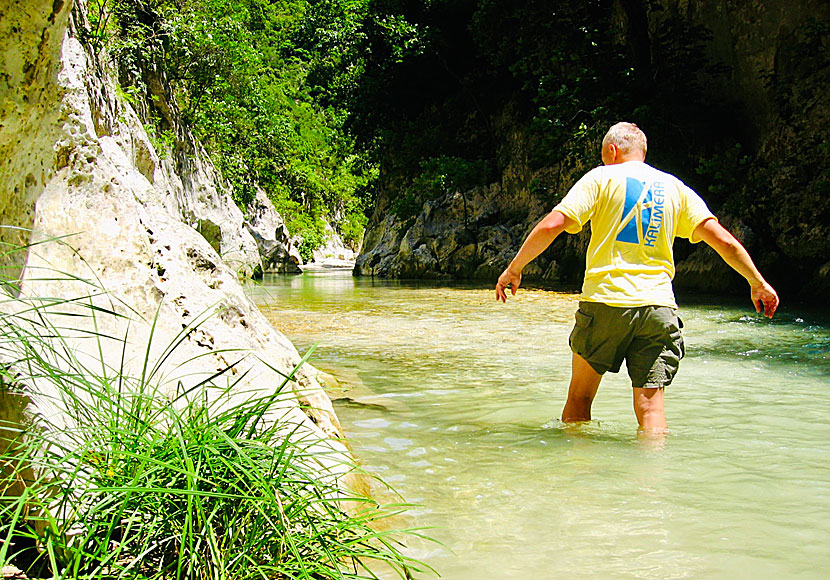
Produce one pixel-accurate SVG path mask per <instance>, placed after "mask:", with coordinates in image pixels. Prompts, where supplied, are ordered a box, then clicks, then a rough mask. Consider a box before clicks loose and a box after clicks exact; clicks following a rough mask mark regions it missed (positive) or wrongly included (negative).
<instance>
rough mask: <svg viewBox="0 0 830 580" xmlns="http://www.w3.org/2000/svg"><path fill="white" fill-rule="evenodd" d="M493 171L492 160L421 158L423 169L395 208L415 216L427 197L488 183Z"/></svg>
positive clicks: (401, 213) (403, 214) (406, 215)
mask: <svg viewBox="0 0 830 580" xmlns="http://www.w3.org/2000/svg"><path fill="white" fill-rule="evenodd" d="M490 175H491V171H490V169H489V166H488V163H487V162H486V161H484V160H482V159H473V160H468V159H463V158H461V157H450V156H447V155H442V156H441V157H430V158H427V159H424V160H422V161H421V173H420V174H419V175H418V176H416V177H415V178H414V179H413V180H412V184H411V185H410V186H409V187H407V188H406V190H405V191H404V193H403V195H400V196H398V197H397V198H396V199H395V200H394V201H393V203H392V207H391V210H392V212H393V213H394V214H395V215H397V216H399V217H401V218H403V219H410V218H412V217H415V216H416V215H417V214H418V213H419V212H420V210H421V208H422V207H423V204H424V202H425V201H429V200H433V199H436V198H438V197H440V196H441V195H444V194H446V193H454V192H456V191H460V192H462V193H465V192H467V191H469V190H471V189H473V188H474V187H477V186H480V185H484V184H486V183H487V179H488V178H489V176H490Z"/></svg>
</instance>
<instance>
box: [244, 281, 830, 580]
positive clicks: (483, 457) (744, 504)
mask: <svg viewBox="0 0 830 580" xmlns="http://www.w3.org/2000/svg"><path fill="white" fill-rule="evenodd" d="M250 294H251V295H252V297H254V299H255V300H256V301H257V303H258V304H259V305H260V308H261V309H262V310H263V312H264V313H265V314H266V316H267V317H268V318H269V319H270V320H271V321H272V322H273V324H274V325H275V327H276V328H278V329H279V330H281V331H282V332H284V333H285V334H286V335H287V336H288V337H289V338H290V339H291V340H292V341H293V342H294V344H295V345H296V346H297V347H298V349H299V350H300V351H301V352H304V351H305V350H306V349H308V348H310V347H311V346H312V345H315V344H316V345H317V348H316V350H315V352H314V354H313V356H312V358H311V363H312V364H314V365H315V366H317V367H318V368H320V369H323V370H326V371H328V372H330V373H332V374H333V375H335V376H336V377H337V378H338V379H339V380H340V381H341V383H342V385H343V388H344V389H345V390H346V392H347V393H351V394H350V395H348V397H349V398H348V399H342V400H340V401H338V402H337V403H336V409H337V413H338V416H339V417H340V420H341V422H342V424H343V427H344V429H345V431H346V434H347V436H348V437H349V439H350V440H351V443H352V446H353V447H354V449H355V451H356V454H357V455H358V456H359V457H360V459H361V462H362V464H363V466H364V467H365V468H366V469H367V470H369V471H370V472H373V473H376V474H378V475H380V476H381V477H382V478H383V479H384V480H385V481H386V482H388V483H389V484H391V485H392V486H393V487H394V488H395V490H396V491H397V492H398V493H400V495H401V496H402V498H403V499H404V500H405V501H407V502H411V503H414V504H417V506H415V507H413V508H411V509H410V510H409V512H408V514H407V515H406V517H405V518H404V519H403V520H402V522H403V523H405V525H407V526H414V527H424V528H428V532H427V533H428V534H429V535H430V536H432V537H433V538H435V539H436V540H438V541H440V542H441V544H440V545H439V544H434V543H430V542H425V541H420V540H414V539H413V540H410V541H409V542H408V543H409V551H410V553H411V554H412V555H413V556H415V557H417V558H420V559H422V560H424V561H425V562H427V563H428V564H429V565H431V566H433V567H434V568H435V569H436V570H437V571H438V572H439V573H440V574H441V576H442V577H443V578H447V579H450V580H490V579H493V580H502V579H505V580H507V579H517V580H518V579H522V580H546V579H549V578H568V579H586V580H587V579H635V578H638V579H639V578H649V579H653V580H668V579H680V578H689V579H697V580H706V579H712V580H715V579H718V580H720V579H733V578H751V579H753V580H762V579H765V578H770V579H773V578H774V579H777V580H778V579H781V578H787V579H823V578H828V577H830V549H828V547H827V546H828V540H829V539H830V316H828V315H827V313H823V312H821V311H815V310H805V309H801V308H799V307H797V306H789V305H785V306H784V307H782V309H781V311H780V312H779V314H778V315H777V316H776V318H775V319H774V320H773V321H771V322H770V321H767V320H764V319H762V317H760V316H759V315H756V314H755V312H754V310H752V308H751V305H750V303H749V300H748V299H747V300H746V303H743V302H734V303H732V302H719V303H711V302H707V301H705V300H701V299H697V300H694V301H690V300H688V299H687V300H685V301H681V317H682V318H683V321H684V323H685V329H684V332H685V337H686V346H687V356H686V358H685V359H684V360H683V362H682V364H681V368H680V372H679V374H678V376H677V378H676V379H675V381H674V383H673V384H672V385H671V386H670V387H669V388H668V389H667V393H666V405H667V413H666V414H667V419H668V422H669V428H670V433H669V434H668V436H667V437H665V438H664V439H662V440H656V441H655V440H643V439H641V438H639V437H638V436H637V430H636V426H637V423H636V419H635V417H634V412H633V409H632V404H631V388H630V384H629V382H628V379H627V376H626V374H625V370H624V368H623V372H622V373H620V374H619V375H613V374H610V375H606V377H605V378H604V379H603V382H602V385H601V387H600V390H599V394H598V396H597V399H596V401H595V403H594V409H593V416H594V420H593V421H592V422H591V423H590V424H586V425H582V426H578V427H574V426H565V425H562V424H561V423H559V422H558V420H557V417H558V416H559V414H560V412H561V409H562V404H563V403H564V399H565V395H566V392H567V385H568V379H569V375H570V351H569V350H568V346H567V337H568V334H569V332H570V329H571V326H572V320H573V312H574V310H575V309H576V306H577V301H578V298H577V296H576V295H575V294H569V293H557V292H553V291H546V290H525V289H522V290H520V291H519V294H518V295H517V296H516V297H515V298H511V299H510V300H509V301H508V303H507V304H501V303H499V302H497V301H496V300H495V299H494V293H493V290H492V289H491V288H485V287H483V286H481V285H479V286H475V285H462V284H454V285H446V284H439V283H415V282H394V281H383V280H377V279H374V280H373V279H368V278H353V277H352V276H351V273H350V272H349V271H348V270H342V269H341V270H338V269H322V270H317V271H307V272H305V273H304V274H301V275H293V276H273V277H269V278H266V280H265V281H264V283H263V284H262V285H260V286H256V287H251V289H250ZM425 577H429V576H425Z"/></svg>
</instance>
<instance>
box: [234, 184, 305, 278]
mask: <svg viewBox="0 0 830 580" xmlns="http://www.w3.org/2000/svg"><path fill="white" fill-rule="evenodd" d="M246 215H247V217H246V219H245V229H247V230H248V232H249V233H250V234H251V236H253V238H254V240H256V243H257V248H258V249H259V255H260V258H261V259H262V271H263V272H280V273H287V274H296V273H299V272H302V270H301V269H300V264H302V263H303V259H302V258H301V257H300V251H299V250H298V249H297V246H296V245H295V244H294V242H293V240H292V239H291V235H290V234H289V233H288V228H287V227H285V221H284V220H283V219H282V216H281V215H280V214H279V212H277V210H276V209H275V208H274V204H273V203H271V200H270V199H268V194H266V193H265V192H264V191H263V190H262V189H260V188H257V192H256V197H254V200H253V201H252V202H251V203H250V204H249V205H248V208H247V211H246Z"/></svg>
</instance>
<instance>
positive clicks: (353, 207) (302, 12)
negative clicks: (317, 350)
mask: <svg viewBox="0 0 830 580" xmlns="http://www.w3.org/2000/svg"><path fill="white" fill-rule="evenodd" d="M360 10H361V3H360V2H357V3H352V2H339V3H334V4H332V5H331V6H327V5H326V3H320V4H316V3H310V2H306V1H302V0H280V1H271V0H234V1H230V0H198V1H197V0H192V1H191V0H90V2H89V6H88V23H89V26H88V28H87V29H86V30H85V31H82V33H84V34H85V35H86V37H87V38H86V39H87V40H88V43H89V44H90V45H91V46H93V48H94V49H95V50H98V51H99V54H102V55H104V54H106V55H108V56H109V57H111V58H112V59H113V61H114V63H115V65H116V66H117V70H118V72H119V78H120V84H121V87H122V89H123V91H124V94H125V96H126V97H127V98H128V99H131V100H132V101H133V103H134V104H136V105H137V106H138V107H139V110H140V112H141V113H142V114H143V116H144V118H145V122H146V125H147V128H148V131H149V132H150V133H151V136H153V137H154V139H155V140H156V141H157V142H158V144H159V145H161V147H159V149H160V150H161V151H162V152H164V150H165V147H164V146H165V145H166V146H168V147H172V146H173V145H176V144H177V139H178V138H179V137H180V135H177V134H176V131H177V125H179V124H181V125H183V126H186V127H189V128H190V129H191V130H192V131H193V133H194V135H195V136H196V137H197V138H198V139H199V140H200V141H201V143H202V144H203V145H204V146H205V147H206V148H207V150H208V151H209V152H210V154H211V156H212V157H213V159H214V161H215V162H216V164H217V166H218V167H219V168H220V170H221V171H222V173H223V175H224V176H225V177H226V178H227V179H228V180H229V182H230V184H231V185H232V187H233V195H234V197H235V199H236V200H237V202H238V203H239V204H240V206H242V207H245V205H246V204H247V202H249V201H250V200H251V199H252V198H253V196H254V194H255V188H256V187H262V188H263V189H264V190H265V191H266V192H267V193H268V195H269V197H270V198H271V199H272V201H274V203H275V205H276V207H277V209H278V211H280V212H281V213H282V214H283V216H284V217H285V218H286V220H287V224H288V226H289V230H290V231H291V233H292V234H299V235H301V236H302V237H303V240H304V246H305V247H304V248H303V249H304V253H305V254H306V257H308V254H309V253H310V250H311V249H312V248H313V247H315V246H317V245H319V243H320V242H322V241H323V240H322V237H323V222H322V219H325V220H328V221H330V222H333V225H334V226H335V228H336V229H337V230H339V232H340V233H341V234H342V235H343V237H344V239H345V240H346V241H347V242H351V243H352V244H354V245H356V244H357V243H359V241H360V237H361V235H362V231H363V227H364V225H365V222H366V212H367V207H368V204H369V203H370V199H369V197H368V196H369V193H368V187H369V185H370V184H371V182H372V181H373V179H374V178H375V176H376V174H377V168H376V165H374V164H373V163H371V162H370V161H369V159H368V158H367V157H366V156H365V155H363V154H361V152H360V150H358V149H356V148H355V147H354V146H353V143H352V139H351V138H350V137H349V136H348V134H347V133H346V132H345V131H344V130H343V124H344V120H345V118H346V115H347V110H346V108H345V107H344V105H343V104H342V103H339V102H337V100H335V99H323V98H322V97H323V92H324V91H325V90H326V89H323V88H321V86H320V85H317V84H314V81H313V79H311V78H310V72H311V71H313V70H323V69H325V68H331V67H334V68H337V67H340V59H341V53H342V51H343V50H344V46H345V45H346V44H347V43H348V42H349V39H350V34H351V28H352V27H353V25H354V21H355V20H356V19H358V18H360V17H361V16H362V13H361V12H360ZM101 49H106V50H101ZM340 78H341V79H343V78H344V75H343V74H341V75H340ZM324 101H325V104H323V103H324ZM143 102H149V103H151V105H150V106H147V107H142V106H141V105H142V103H143ZM179 121H182V122H183V123H179Z"/></svg>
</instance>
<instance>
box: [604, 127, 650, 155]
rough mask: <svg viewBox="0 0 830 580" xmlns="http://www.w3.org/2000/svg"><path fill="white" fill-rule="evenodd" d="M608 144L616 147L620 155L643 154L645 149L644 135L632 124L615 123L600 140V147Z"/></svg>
mask: <svg viewBox="0 0 830 580" xmlns="http://www.w3.org/2000/svg"><path fill="white" fill-rule="evenodd" d="M609 143H613V144H614V145H616V147H617V149H619V150H620V151H621V152H622V153H633V152H635V151H642V152H643V154H645V152H646V149H647V144H646V134H645V133H643V132H642V131H641V130H640V128H639V127H638V126H637V125H635V124H634V123H625V122H622V123H617V124H616V125H614V126H613V127H611V128H610V129H608V133H606V134H605V137H604V138H603V139H602V146H603V147H605V146H606V145H608V144H609Z"/></svg>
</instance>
